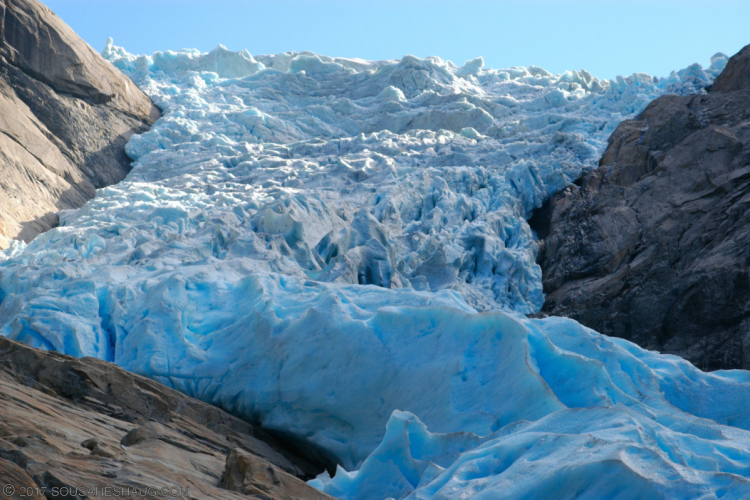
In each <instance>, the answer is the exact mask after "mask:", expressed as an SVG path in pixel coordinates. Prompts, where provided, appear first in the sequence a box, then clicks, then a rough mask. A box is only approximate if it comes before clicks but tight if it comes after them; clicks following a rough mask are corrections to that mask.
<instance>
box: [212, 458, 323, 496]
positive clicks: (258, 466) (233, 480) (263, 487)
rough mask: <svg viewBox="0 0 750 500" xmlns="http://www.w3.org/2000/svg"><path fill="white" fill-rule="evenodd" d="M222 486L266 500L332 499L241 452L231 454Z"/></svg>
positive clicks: (262, 461)
mask: <svg viewBox="0 0 750 500" xmlns="http://www.w3.org/2000/svg"><path fill="white" fill-rule="evenodd" d="M219 486H220V487H222V488H226V489H227V490H230V491H236V492H239V493H242V494H243V495H251V496H252V497H254V498H261V499H263V500H300V499H305V500H331V499H332V497H330V496H328V495H326V494H325V493H322V492H320V491H318V490H316V489H315V488H313V487H312V486H308V485H307V483H305V482H304V481H300V480H299V479H297V478H296V477H294V476H291V475H289V474H287V473H286V472H284V471H282V470H281V469H279V468H278V467H276V466H274V465H273V464H271V463H269V462H266V461H265V460H262V459H261V458H259V457H256V456H255V455H252V454H251V453H247V452H244V451H242V450H238V449H234V450H232V451H231V452H229V455H228V456H227V464H226V468H225V469H224V473H223V474H222V476H221V482H220V483H219Z"/></svg>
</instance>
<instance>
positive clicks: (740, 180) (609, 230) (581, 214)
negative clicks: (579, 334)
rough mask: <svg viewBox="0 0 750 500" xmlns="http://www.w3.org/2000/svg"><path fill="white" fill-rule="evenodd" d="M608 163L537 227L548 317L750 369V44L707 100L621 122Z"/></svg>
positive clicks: (682, 100)
mask: <svg viewBox="0 0 750 500" xmlns="http://www.w3.org/2000/svg"><path fill="white" fill-rule="evenodd" d="M599 165H600V166H599V168H598V169H596V170H594V171H592V172H590V173H588V174H585V175H584V176H583V177H582V178H581V179H579V180H578V181H577V182H576V185H573V186H570V187H568V188H567V189H565V190H564V191H562V192H561V193H559V194H557V195H555V196H553V197H552V198H551V199H550V200H549V201H548V202H547V203H546V204H545V205H544V206H543V207H542V208H541V209H539V210H537V211H536V212H535V214H534V216H533V217H532V220H531V221H530V222H531V225H532V227H533V228H534V229H535V230H536V231H537V234H538V236H539V238H540V240H541V242H540V251H539V254H538V262H539V264H540V265H541V266H542V269H543V275H544V278H543V284H544V292H545V293H546V300H545V304H544V308H543V312H545V313H548V314H554V315H562V316H569V317H572V318H575V319H576V320H578V321H579V322H581V323H583V324H584V325H586V326H589V327H591V328H594V329H596V330H597V331H599V332H601V333H604V334H607V335H613V336H617V337H623V338H626V339H629V340H632V341H634V342H636V343H638V344H640V345H641V346H644V347H646V348H648V349H655V350H658V351H661V352H664V353H672V354H677V355H679V356H682V357H684V358H686V359H688V360H690V361H691V362H693V363H694V364H695V365H696V366H698V367H699V368H702V369H705V370H715V369H720V368H750V275H748V265H749V264H750V224H748V222H749V221H750V212H748V208H750V46H747V47H745V48H744V49H743V50H742V51H741V52H739V53H738V54H736V55H735V56H734V57H732V58H731V59H730V61H729V63H728V64H727V66H726V68H725V69H724V71H723V72H722V74H721V75H720V76H719V77H718V78H717V79H716V81H715V83H714V85H713V86H712V88H711V89H710V91H709V92H708V94H706V95H692V96H684V97H682V96H664V97H660V98H658V99H656V100H655V101H653V102H652V103H651V104H650V105H649V106H648V107H647V108H646V110H644V111H643V113H641V114H640V115H639V116H638V117H637V118H636V119H634V120H628V121H625V122H623V123H622V124H620V126H619V127H618V128H617V130H615V132H614V133H613V134H612V136H611V137H610V139H609V146H608V148H607V150H606V151H605V153H604V156H603V157H602V159H601V161H600V164H599Z"/></svg>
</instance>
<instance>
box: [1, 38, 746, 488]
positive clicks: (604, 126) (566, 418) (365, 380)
mask: <svg viewBox="0 0 750 500" xmlns="http://www.w3.org/2000/svg"><path fill="white" fill-rule="evenodd" d="M104 56H105V57H106V58H108V59H109V60H110V61H112V63H113V64H115V65H116V66H117V67H119V68H121V69H122V70H123V71H125V72H126V73H127V74H129V75H130V76H131V77H132V78H133V80H134V81H135V82H136V83H137V84H138V85H139V86H140V87H141V88H142V89H144V91H146V92H147V93H148V94H149V95H150V96H151V98H152V99H153V100H154V101H155V102H156V103H157V104H158V105H159V106H160V107H161V108H162V109H163V110H164V116H163V118H162V119H161V120H159V122H157V124H156V125H155V126H154V127H153V128H152V129H151V130H150V131H149V132H147V133H145V134H143V135H140V136H134V137H133V138H132V139H131V141H130V142H129V144H128V149H127V151H128V154H129V155H130V156H131V157H132V158H133V159H134V160H135V163H134V169H133V171H132V172H131V174H130V175H129V176H128V178H127V179H126V180H125V181H123V182H121V183H120V184H118V185H116V186H112V187H109V188H106V189H102V190H100V191H99V192H98V194H97V197H96V198H95V199H94V200H92V201H91V202H89V203H88V204H87V205H86V206H84V207H83V208H81V209H79V210H75V211H69V212H66V213H63V214H61V226H60V227H59V228H57V229H54V230H52V231H49V232H48V233H46V234H44V235H41V236H40V237H38V238H37V239H36V240H34V241H33V242H32V243H31V244H29V245H28V247H25V246H24V245H22V244H17V245H15V246H14V247H12V248H11V249H9V250H7V251H5V252H4V253H2V254H0V255H1V256H0V260H1V262H0V301H1V302H2V303H1V305H0V334H2V335H5V336H8V337H11V338H15V339H19V340H22V341H25V342H28V343H29V344H32V345H34V346H37V347H41V348H46V349H55V350H59V351H62V352H66V353H68V354H72V355H76V356H95V357H99V358H103V359H108V360H112V361H114V362H116V363H118V364H120V365H121V366H123V367H125V368H127V369H129V370H132V371H135V372H138V373H141V374H144V375H147V376H150V377H153V378H154V379H156V380H159V381H160V382H163V383H165V384H167V385H170V386H172V387H175V388H177V389H179V390H181V391H183V392H185V393H188V394H190V395H192V396H195V397H198V398H201V399H203V400H206V401H209V402H212V403H216V404H219V405H221V406H223V407H224V408H226V409H228V410H230V411H233V412H235V413H237V414H240V415H243V416H245V417H248V418H251V419H253V420H256V421H258V422H260V423H262V424H263V425H264V426H267V427H269V428H275V429H282V430H284V431H287V432H291V433H294V434H296V435H297V436H300V437H303V438H306V439H308V440H310V441H312V442H314V443H317V444H318V445H320V446H322V447H324V448H325V449H326V450H328V451H329V452H331V453H332V454H334V455H335V456H336V457H337V459H338V460H339V461H340V463H341V464H342V468H341V469H340V470H339V471H338V473H337V474H336V475H335V477H334V478H333V479H331V478H330V477H328V476H327V475H325V474H324V475H322V476H321V477H319V478H318V479H316V480H314V481H313V482H312V484H313V485H315V486H316V487H318V488H320V489H322V490H324V491H327V492H329V493H331V494H332V495H335V496H337V497H340V498H347V499H378V500H382V499H384V498H389V497H390V498H407V497H408V498H413V499H438V498H446V499H447V498H451V499H458V498H462V499H463V498H492V499H498V498H550V497H559V496H560V495H561V494H562V493H565V494H568V496H569V497H582V498H586V497H588V498H607V497H617V498H659V497H664V498H742V497H746V496H747V495H750V480H749V479H748V478H749V477H750V451H749V450H750V432H748V429H750V374H749V373H748V372H744V371H729V372H714V373H710V374H706V373H703V372H701V371H699V370H697V369H695V368H694V367H693V366H692V365H690V364H689V363H687V362H685V361H683V360H681V359H679V358H675V357H672V356H662V355H659V354H656V353H652V352H649V351H645V350H643V349H640V348H639V347H637V346H635V345H633V344H631V343H629V342H626V341H622V340H619V339H612V338H608V337H605V336H602V335H599V334H597V333H596V332H593V331H591V330H589V329H586V328H583V327H581V326H580V325H578V324H577V323H575V322H573V321H570V320H566V319H560V318H548V319H544V320H530V319H526V318H525V316H524V315H525V314H528V313H534V312H536V311H538V309H539V307H540V306H541V304H542V300H543V297H542V292H541V275H540V270H539V268H538V266H536V264H535V263H534V261H535V249H536V246H535V243H534V238H533V234H532V232H531V230H530V229H529V226H528V224H527V223H526V218H527V217H528V216H529V214H530V212H531V210H532V209H533V208H534V207H537V206H539V205H540V204H541V203H542V201H543V200H544V199H545V198H546V197H548V196H549V195H550V194H551V193H553V192H555V191H557V190H559V189H561V188H562V187H564V186H565V185H567V184H568V183H569V182H570V181H571V180H573V179H575V178H576V177H577V176H578V175H579V174H580V173H581V172H583V171H585V170H588V169H591V168H594V167H595V166H596V164H597V161H598V158H599V156H600V155H601V153H602V151H603V149H604V147H605V143H606V140H607V137H608V136H609V134H610V133H611V132H612V130H613V129H614V127H615V126H616V125H617V124H618V123H619V122H620V121H621V120H622V119H625V118H628V117H630V116H632V115H633V114H635V113H638V112H639V111H641V110H642V109H643V108H644V107H645V106H646V105H647V104H648V102H650V101H651V100H652V99H653V98H655V97H657V96H659V95H662V94H665V93H694V92H702V91H703V88H704V87H705V86H706V85H708V84H709V83H710V82H711V81H712V80H713V78H714V77H715V76H716V75H717V74H718V72H719V71H720V70H721V69H722V68H723V66H724V64H725V63H726V57H725V56H723V55H717V56H715V57H714V58H713V59H712V61H711V66H710V68H708V69H707V70H703V69H701V67H700V66H698V65H694V66H691V67H689V68H687V69H686V70H683V71H680V72H678V73H673V74H672V75H670V76H669V77H666V78H659V79H657V78H652V77H650V76H648V75H644V74H637V75H633V76H631V77H628V78H618V79H617V80H616V81H603V80H599V79H597V78H594V77H592V76H591V75H590V74H588V73H587V72H585V71H579V72H575V71H570V72H566V73H564V74H562V75H552V74H550V73H548V72H547V71H545V70H543V69H540V68H535V67H530V68H510V69H505V70H490V69H485V68H483V64H482V60H481V59H475V60H471V61H468V62H467V63H466V64H464V65H463V66H461V67H457V66H455V65H453V64H452V63H450V62H446V61H442V60H440V59H439V58H426V59H418V58H416V57H411V56H407V57H404V58H403V59H402V60H400V61H363V60H356V59H333V58H329V57H323V56H318V55H315V54H309V53H302V54H294V53H287V54H278V55H275V56H259V57H255V58H254V57H252V56H251V55H250V54H249V53H248V52H246V51H243V52H230V51H227V50H226V49H223V48H222V47H219V48H217V49H216V50H214V51H212V52H211V53H208V54H201V53H199V52H197V51H182V52H165V53H156V54H154V55H153V56H151V57H146V56H133V55H131V54H128V53H127V52H125V51H124V50H123V49H121V48H118V47H115V46H113V45H112V44H111V42H110V43H108V45H107V48H106V49H105V50H104ZM561 492H562V493H561Z"/></svg>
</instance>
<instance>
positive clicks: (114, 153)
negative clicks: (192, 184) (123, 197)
mask: <svg viewBox="0 0 750 500" xmlns="http://www.w3.org/2000/svg"><path fill="white" fill-rule="evenodd" d="M158 117H159V110H158V109H157V108H156V107H155V106H154V105H153V104H152V103H151V101H150V100H149V99H148V97H146V96H145V95H144V94H143V93H142V92H141V91H140V90H139V89H138V88H137V87H136V86H135V85H134V84H133V83H132V82H131V81H130V80H129V79H128V78H127V77H126V76H125V75H123V74H122V73H121V72H120V71H119V70H117V69H116V68H115V67H114V66H112V65H111V64H110V63H108V62H107V61H105V60H104V59H103V58H102V57H101V56H100V55H99V54H97V53H96V52H95V51H94V50H93V49H92V48H91V47H90V46H89V45H87V44H86V42H84V41H83V40H81V39H80V38H79V37H78V36H77V35H76V34H75V32H73V30H72V29H70V27H68V26H67V25H66V24H65V23H63V22H62V20H60V19H59V18H58V17H57V16H56V15H55V14H54V13H53V12H52V11H50V10H49V9H48V8H47V7H45V6H44V5H42V4H41V3H39V2H37V1H36V0H0V248H4V247H6V246H7V245H8V244H9V240H10V239H21V240H25V241H28V240H30V239H32V238H33V237H34V236H36V235H37V234H38V233H40V232H42V231H45V230H47V229H49V228H51V227H53V226H55V225H56V224H57V216H56V215H55V212H57V211H59V210H64V209H70V208H76V207H79V206H81V205H83V204H84V203H85V202H86V201H87V200H88V199H90V198H92V197H93V196H94V194H95V190H96V189H97V188H100V187H104V186H106V185H109V184H112V183H115V182H118V181H120V180H121V179H123V178H124V177H125V175H126V174H127V173H128V171H129V170H130V160H129V159H128V157H127V156H126V155H125V152H124V146H125V143H126V142H127V140H128V138H129V137H130V136H131V135H132V134H134V133H139V132H143V131H145V130H146V129H147V128H148V127H149V125H150V124H152V123H153V122H154V121H156V119H157V118H158Z"/></svg>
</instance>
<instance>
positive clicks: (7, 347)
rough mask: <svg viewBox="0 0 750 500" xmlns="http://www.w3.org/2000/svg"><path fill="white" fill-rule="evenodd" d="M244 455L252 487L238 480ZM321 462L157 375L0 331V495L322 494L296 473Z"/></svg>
mask: <svg viewBox="0 0 750 500" xmlns="http://www.w3.org/2000/svg"><path fill="white" fill-rule="evenodd" d="M231 457H242V460H243V461H242V462H241V463H240V462H238V461H237V460H238V459H237V458H235V459H233V460H230V459H231ZM232 464H235V465H232ZM237 464H239V465H242V464H244V465H245V467H244V468H243V469H238V468H237V467H239V465H237ZM247 464H252V467H253V468H254V470H255V471H256V474H255V478H254V479H253V477H250V476H248V482H247V483H246V484H247V485H250V484H251V483H252V484H256V488H255V489H254V490H252V491H250V490H248V489H247V487H246V488H245V490H242V489H238V488H239V486H241V485H242V484H243V483H242V478H238V477H237V474H239V473H240V472H242V473H245V475H246V476H247V474H249V472H248V469H247ZM225 468H226V470H225ZM321 470H322V467H320V466H316V465H314V464H311V463H309V462H308V461H306V460H304V459H303V458H300V457H298V456H296V455H295V454H294V453H292V452H290V451H289V450H288V449H287V448H286V447H285V446H283V445H282V444H281V443H280V442H279V441H278V440H277V439H276V438H274V437H273V436H271V435H269V434H267V433H266V432H265V431H263V430H262V429H260V428H257V427H254V426H252V425H250V424H248V423H247V422H245V421H242V420H240V419H237V418H235V417H233V416H231V415H229V414H227V413H225V412H223V411H222V410H219V409H218V408H215V407H213V406H210V405H208V404H205V403H202V402H200V401H197V400H195V399H192V398H189V397H187V396H184V395H182V394H180V393H178V392H176V391H174V390H172V389H169V388H167V387H164V386H162V385H161V384H159V383H157V382H154V381H152V380H149V379H146V378H143V377H140V376H137V375H134V374H131V373H129V372H126V371H124V370H122V369H120V368H118V367H117V366H115V365H113V364H111V363H107V362H104V361H100V360H96V359H92V358H84V359H77V358H72V357H70V356H65V355H62V354H58V353H55V352H47V351H40V350H36V349H33V348H30V347H28V346H26V345H24V344H20V343H17V342H14V341H11V340H7V339H5V338H2V337H0V485H6V484H11V485H12V486H13V487H14V488H15V494H8V492H7V491H5V492H0V499H6V498H11V499H16V498H44V496H39V495H37V497H34V496H33V495H30V494H29V491H30V490H29V488H34V487H47V488H65V487H69V488H70V487H72V488H82V487H85V488H86V492H84V495H81V493H82V492H81V491H76V492H75V493H76V494H78V496H75V495H72V496H67V497H66V496H60V497H54V495H53V496H49V495H47V498H86V497H88V498H105V497H106V496H107V495H106V494H103V493H101V490H99V491H100V493H99V494H97V493H96V490H93V489H91V490H90V488H105V487H110V488H120V490H119V491H123V490H122V489H123V488H131V489H132V488H138V491H139V492H140V491H145V492H147V493H148V492H149V491H151V492H152V493H154V492H155V494H153V495H146V496H145V498H195V499H204V498H211V499H233V498H237V499H240V498H263V499H268V498H272V499H276V498H279V499H324V498H330V497H328V496H327V495H324V494H322V493H319V492H318V491H317V490H314V489H313V488H312V487H310V486H308V485H307V484H306V483H305V482H304V481H302V480H300V479H298V478H303V479H307V478H310V477H312V476H314V475H315V474H318V473H319V472H321ZM258 471H260V472H258ZM268 471H272V472H268ZM263 474H265V475H263ZM269 474H270V475H269ZM222 477H223V478H224V479H222ZM230 477H233V478H235V482H234V483H232V482H231V481H230V480H228V479H227V478H230ZM222 481H223V482H222ZM227 481H229V482H227ZM237 481H239V482H237ZM224 483H227V486H228V487H229V486H232V485H235V486H237V487H232V488H230V489H231V490H233V491H229V490H227V489H225V488H224V487H223V484H224ZM238 485H239V486H238ZM264 485H265V486H266V487H267V489H268V491H270V492H271V493H269V494H265V493H263V491H264V490H263V487H264ZM149 488H151V490H149ZM161 488H167V489H168V490H169V491H168V492H167V493H163V492H162V491H161ZM176 488H182V490H178V489H176ZM157 490H158V491H157ZM113 491H116V490H114V489H113V490H110V493H111V494H110V495H109V496H115V494H114V493H112V492H113ZM242 491H244V492H245V493H248V494H250V496H249V497H248V496H246V495H244V494H240V493H238V492H242ZM32 493H33V492H32ZM48 493H49V491H48ZM175 493H177V494H175ZM50 494H51V493H50ZM120 496H128V495H120ZM140 497H141V496H139V498H140Z"/></svg>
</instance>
